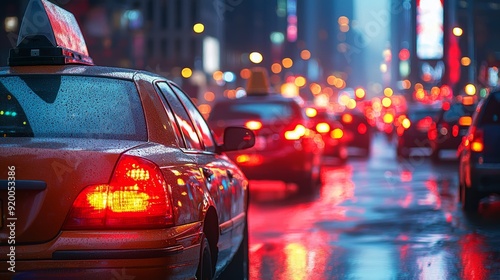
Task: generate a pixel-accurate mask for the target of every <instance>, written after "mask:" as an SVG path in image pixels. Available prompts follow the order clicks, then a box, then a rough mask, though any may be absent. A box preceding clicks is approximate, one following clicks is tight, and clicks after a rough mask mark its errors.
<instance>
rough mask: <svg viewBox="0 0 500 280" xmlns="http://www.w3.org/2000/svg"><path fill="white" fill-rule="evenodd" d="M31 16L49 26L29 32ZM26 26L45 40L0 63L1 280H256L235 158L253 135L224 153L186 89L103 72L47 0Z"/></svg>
mask: <svg viewBox="0 0 500 280" xmlns="http://www.w3.org/2000/svg"><path fill="white" fill-rule="evenodd" d="M34 16H36V17H37V20H38V22H44V23H45V24H41V25H40V26H38V27H39V28H37V29H36V30H35V29H33V28H25V26H24V24H25V22H26V20H28V21H29V20H33V17H34ZM51 27H54V30H52V28H51ZM21 31H22V32H24V31H39V32H42V33H38V34H25V33H21V34H20V42H19V44H18V46H17V47H16V48H15V49H13V50H12V51H11V53H10V57H9V65H10V66H9V67H4V68H0V134H1V135H2V137H1V138H0V202H1V203H0V205H1V208H0V211H1V213H0V218H1V220H0V222H1V228H0V251H1V252H3V253H2V254H1V256H0V260H1V262H0V263H1V264H0V278H1V279H125V278H126V279H132V278H133V279H195V278H197V279H212V278H215V277H218V276H222V277H226V278H229V279H243V278H244V277H247V276H248V232H247V231H248V228H247V207H248V180H247V178H246V177H245V175H244V173H243V172H242V171H241V169H239V167H238V166H237V165H236V164H235V163H234V162H233V161H231V160H230V159H229V158H228V157H227V156H226V154H225V152H227V151H231V150H239V149H245V148H250V147H252V146H253V143H254V142H255V138H254V134H253V132H252V131H251V130H249V129H246V128H239V127H238V128H236V127H228V128H226V131H225V138H224V139H223V143H222V144H221V145H217V144H216V142H215V140H214V136H213V135H212V133H211V129H210V127H209V126H208V125H207V123H206V122H205V120H204V119H203V117H202V115H201V114H200V113H199V112H198V110H197V108H196V107H195V105H194V104H193V103H192V102H191V100H190V98H189V97H188V96H187V95H186V94H184V92H183V91H182V90H181V88H179V87H178V86H177V85H176V84H174V83H172V82H171V81H169V80H168V79H166V78H164V77H161V76H158V75H156V74H153V73H149V72H145V71H138V70H132V69H121V68H110V67H101V66H95V65H93V63H92V59H91V58H90V57H89V56H88V53H87V50H86V47H85V43H84V41H83V37H82V36H81V32H80V30H79V28H78V25H77V24H76V21H75V20H74V17H73V15H72V14H70V13H68V12H67V11H65V10H62V9H60V8H59V7H57V6H55V5H54V4H52V3H50V2H48V1H45V0H33V1H31V2H30V4H29V5H28V8H27V11H26V15H25V19H24V21H23V26H22V27H21ZM61 32H63V33H61Z"/></svg>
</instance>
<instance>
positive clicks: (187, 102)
mask: <svg viewBox="0 0 500 280" xmlns="http://www.w3.org/2000/svg"><path fill="white" fill-rule="evenodd" d="M172 88H173V90H174V92H175V93H176V94H177V96H178V97H179V99H181V101H182V103H184V106H185V107H186V109H187V110H188V111H189V114H190V115H191V117H192V118H193V122H194V124H195V125H196V127H197V128H198V131H199V133H200V134H201V137H202V139H203V144H204V145H205V150H206V151H209V152H215V141H214V138H213V135H212V131H211V130H210V128H209V126H208V124H207V123H206V121H205V118H203V116H202V115H201V113H200V112H199V111H198V109H197V108H196V106H195V105H194V104H193V102H192V101H191V99H190V98H189V97H188V96H187V95H186V94H185V93H184V92H183V91H182V90H181V89H179V88H178V87H176V86H175V85H172Z"/></svg>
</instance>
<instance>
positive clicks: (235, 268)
mask: <svg viewBox="0 0 500 280" xmlns="http://www.w3.org/2000/svg"><path fill="white" fill-rule="evenodd" d="M248 277H249V263H248V223H247V222H245V228H244V230H243V240H241V244H240V246H239V247H238V251H236V254H235V255H234V257H233V259H232V260H231V262H230V263H229V264H228V266H227V267H226V269H225V270H224V271H223V272H222V274H221V275H220V276H219V278H218V279H223V280H224V279H227V280H233V279H242V280H243V279H248Z"/></svg>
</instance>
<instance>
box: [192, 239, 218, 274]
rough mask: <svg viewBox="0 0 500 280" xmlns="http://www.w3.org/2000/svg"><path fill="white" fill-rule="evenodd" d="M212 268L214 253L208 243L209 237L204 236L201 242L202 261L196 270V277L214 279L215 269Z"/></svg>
mask: <svg viewBox="0 0 500 280" xmlns="http://www.w3.org/2000/svg"><path fill="white" fill-rule="evenodd" d="M212 269H213V266H212V253H211V251H210V244H208V239H207V238H206V237H205V236H203V239H202V242H201V252H200V261H199V263H198V269H197V270H196V279H198V280H211V279H213V276H214V271H213V270H212Z"/></svg>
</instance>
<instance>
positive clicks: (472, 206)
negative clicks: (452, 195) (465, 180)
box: [461, 186, 481, 213]
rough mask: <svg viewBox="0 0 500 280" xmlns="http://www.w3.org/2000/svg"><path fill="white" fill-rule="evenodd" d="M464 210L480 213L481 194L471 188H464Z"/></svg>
mask: <svg viewBox="0 0 500 280" xmlns="http://www.w3.org/2000/svg"><path fill="white" fill-rule="evenodd" d="M461 199H462V209H463V210H464V211H466V212H469V213H475V212H477V211H478V208H479V202H480V200H481V196H480V194H479V193H478V192H477V191H476V190H473V189H471V188H467V187H465V186H464V187H462V195H461Z"/></svg>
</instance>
